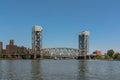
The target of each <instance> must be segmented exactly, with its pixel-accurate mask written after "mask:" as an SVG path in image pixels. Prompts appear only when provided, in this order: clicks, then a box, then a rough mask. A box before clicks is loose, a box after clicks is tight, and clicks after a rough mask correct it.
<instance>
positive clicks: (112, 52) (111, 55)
mask: <svg viewBox="0 0 120 80" xmlns="http://www.w3.org/2000/svg"><path fill="white" fill-rule="evenodd" d="M113 54H114V50H113V49H110V50H108V51H107V55H108V56H109V57H110V58H113Z"/></svg>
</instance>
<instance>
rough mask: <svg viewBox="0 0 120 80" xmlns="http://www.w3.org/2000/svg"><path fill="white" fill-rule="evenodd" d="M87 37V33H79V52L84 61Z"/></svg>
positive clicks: (87, 47)
mask: <svg viewBox="0 0 120 80" xmlns="http://www.w3.org/2000/svg"><path fill="white" fill-rule="evenodd" d="M89 35H90V32H89V31H83V32H80V33H79V50H80V55H82V56H84V59H86V55H87V53H88V52H89Z"/></svg>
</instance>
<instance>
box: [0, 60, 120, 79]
mask: <svg viewBox="0 0 120 80" xmlns="http://www.w3.org/2000/svg"><path fill="white" fill-rule="evenodd" d="M119 74H120V62H119V61H79V60H0V80H120V78H119Z"/></svg>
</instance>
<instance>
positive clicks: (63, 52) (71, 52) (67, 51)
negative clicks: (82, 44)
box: [43, 48, 80, 58]
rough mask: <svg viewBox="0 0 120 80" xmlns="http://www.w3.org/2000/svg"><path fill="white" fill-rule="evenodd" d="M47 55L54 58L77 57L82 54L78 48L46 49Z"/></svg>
mask: <svg viewBox="0 0 120 80" xmlns="http://www.w3.org/2000/svg"><path fill="white" fill-rule="evenodd" d="M43 51H44V54H45V55H50V56H52V57H55V56H57V57H71V58H72V57H77V56H78V55H79V53H80V50H79V49H76V48H44V49H43Z"/></svg>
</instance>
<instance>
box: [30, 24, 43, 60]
mask: <svg viewBox="0 0 120 80" xmlns="http://www.w3.org/2000/svg"><path fill="white" fill-rule="evenodd" d="M42 30H43V29H42V27H41V26H38V25H35V26H33V28H32V51H33V53H34V59H36V55H37V54H40V52H41V49H42Z"/></svg>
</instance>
